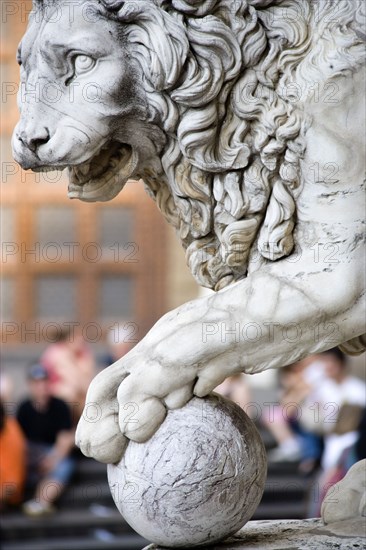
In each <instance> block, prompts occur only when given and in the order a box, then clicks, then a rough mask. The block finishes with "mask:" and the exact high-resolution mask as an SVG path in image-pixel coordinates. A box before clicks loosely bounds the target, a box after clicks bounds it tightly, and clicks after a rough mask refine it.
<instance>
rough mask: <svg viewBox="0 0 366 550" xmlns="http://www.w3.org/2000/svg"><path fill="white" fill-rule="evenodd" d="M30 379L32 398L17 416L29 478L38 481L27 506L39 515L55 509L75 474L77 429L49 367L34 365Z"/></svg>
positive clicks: (21, 405)
mask: <svg viewBox="0 0 366 550" xmlns="http://www.w3.org/2000/svg"><path fill="white" fill-rule="evenodd" d="M28 381H29V393H30V398H29V399H26V400H25V401H23V402H22V403H21V404H20V406H19V408H18V412H17V420H18V422H19V424H20V427H21V428H22V430H23V432H24V435H25V437H26V439H27V442H28V456H29V461H28V462H29V472H28V473H29V476H28V479H29V482H30V483H32V482H33V484H34V483H35V482H36V491H35V495H34V497H33V499H32V500H29V501H28V502H26V503H25V504H24V505H23V510H24V512H25V513H26V514H28V515H31V516H39V515H43V514H48V513H51V512H53V510H54V508H53V503H54V501H55V500H56V499H57V498H58V497H59V496H60V494H61V492H62V491H63V489H64V487H65V485H66V483H67V482H68V481H69V479H70V477H71V475H72V472H73V469H74V461H73V459H72V458H71V457H70V456H69V455H70V452H71V450H72V448H73V446H74V432H73V429H72V420H71V411H70V409H69V407H68V406H67V404H66V403H65V402H64V401H62V400H61V399H57V398H56V397H53V396H52V395H51V393H50V387H49V381H48V373H47V371H46V370H45V369H44V368H43V367H42V366H41V365H33V366H32V367H31V368H30V370H29V374H28Z"/></svg>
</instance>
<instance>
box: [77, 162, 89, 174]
mask: <svg viewBox="0 0 366 550" xmlns="http://www.w3.org/2000/svg"><path fill="white" fill-rule="evenodd" d="M89 169H90V164H82V165H80V166H79V170H80V172H81V173H82V174H83V176H87V175H88V173H89Z"/></svg>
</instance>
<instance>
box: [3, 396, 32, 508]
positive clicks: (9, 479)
mask: <svg viewBox="0 0 366 550" xmlns="http://www.w3.org/2000/svg"><path fill="white" fill-rule="evenodd" d="M25 467H26V442H25V439H24V436H23V433H22V430H21V429H20V427H19V425H18V422H17V421H16V420H15V418H12V417H10V416H7V415H6V414H5V410H4V406H3V404H2V403H1V402H0V509H1V510H3V509H5V508H6V507H7V506H9V505H17V504H20V502H21V501H22V497H23V488H24V482H25Z"/></svg>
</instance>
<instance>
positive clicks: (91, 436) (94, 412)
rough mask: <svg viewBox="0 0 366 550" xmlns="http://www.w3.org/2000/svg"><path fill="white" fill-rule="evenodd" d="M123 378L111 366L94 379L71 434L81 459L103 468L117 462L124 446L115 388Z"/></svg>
mask: <svg viewBox="0 0 366 550" xmlns="http://www.w3.org/2000/svg"><path fill="white" fill-rule="evenodd" d="M124 376H125V375H124V374H123V373H121V370H120V369H118V368H116V364H115V365H112V367H109V368H108V369H105V370H104V371H102V372H101V373H99V374H98V376H97V377H96V378H94V380H93V381H92V383H91V384H90V387H89V389H88V393H87V396H86V403H85V407H84V410H83V414H82V416H81V418H80V420H79V423H78V426H77V429H76V434H75V440H76V445H77V446H78V447H79V448H80V450H81V451H82V453H83V454H84V455H85V456H90V457H92V458H95V460H98V461H99V462H105V463H107V464H113V463H115V462H118V461H119V460H120V459H121V458H122V456H123V453H124V451H125V449H126V446H127V443H128V440H127V439H126V437H125V436H124V435H123V434H122V433H121V430H120V428H119V423H118V402H117V388H118V386H119V384H120V382H121V379H123V377H124Z"/></svg>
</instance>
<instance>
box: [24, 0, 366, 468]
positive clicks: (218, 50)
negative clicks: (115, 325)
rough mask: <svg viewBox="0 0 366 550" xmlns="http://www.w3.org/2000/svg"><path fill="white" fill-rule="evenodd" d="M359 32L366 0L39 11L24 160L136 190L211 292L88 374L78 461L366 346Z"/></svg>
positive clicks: (87, 0)
mask: <svg viewBox="0 0 366 550" xmlns="http://www.w3.org/2000/svg"><path fill="white" fill-rule="evenodd" d="M364 20H365V4H364V2H363V0H337V1H336V2H334V1H333V0H240V1H239V0H233V1H231V0H201V1H197V0H171V1H168V0H127V1H125V2H123V1H121V0H77V1H76V2H68V1H66V0H44V1H41V0H36V1H35V2H34V8H33V12H32V14H31V16H30V21H29V26H28V29H27V32H26V34H25V36H24V37H23V39H22V41H21V44H20V47H19V53H18V58H19V63H20V65H21V79H22V84H21V88H20V94H19V107H20V110H21V119H20V122H19V123H18V125H17V127H16V129H15V131H14V137H13V149H14V156H15V159H16V160H17V161H18V162H19V163H20V164H21V165H22V167H23V168H24V169H32V170H49V169H62V168H68V170H69V180H70V184H69V196H70V197H71V198H78V199H81V200H84V201H98V200H100V201H106V200H110V199H113V197H115V196H116V195H117V193H119V192H120V191H121V190H122V188H123V186H124V184H125V182H126V181H127V179H129V178H134V179H136V178H141V179H142V180H143V181H144V182H145V185H146V189H147V191H148V193H149V194H150V195H151V196H152V197H153V198H154V199H155V201H156V204H157V206H158V208H159V209H160V210H161V212H162V214H163V216H164V217H165V218H166V219H167V221H168V222H169V223H170V224H172V225H173V226H174V227H175V229H176V231H177V234H178V236H179V238H180V240H181V242H182V245H183V247H184V249H185V251H186V257H187V262H188V265H189V267H190V269H191V272H192V274H193V276H194V277H195V279H196V280H197V282H198V283H199V284H200V285H202V286H205V287H209V288H211V289H214V290H215V291H216V292H215V293H213V294H212V295H210V296H208V297H204V298H201V299H197V300H194V301H192V302H190V303H187V304H184V305H182V306H181V307H179V308H177V309H176V310H174V311H171V312H169V313H167V314H166V315H165V316H163V317H162V318H161V319H160V320H159V321H158V322H157V323H156V325H155V326H154V327H153V328H152V329H151V330H150V332H149V333H148V334H147V335H146V336H145V338H144V339H143V340H141V342H140V343H139V344H138V345H136V347H135V348H134V349H133V350H132V351H130V353H128V354H127V355H126V356H124V357H123V358H121V359H120V360H119V361H117V362H116V363H114V364H113V365H112V366H111V367H109V368H108V369H106V370H104V371H103V372H101V373H100V374H99V375H98V376H97V377H96V378H95V380H94V381H93V382H92V384H91V386H90V389H89V392H88V395H87V404H88V403H89V404H90V403H93V404H95V405H96V408H97V411H98V412H97V415H96V418H95V419H94V420H93V419H91V417H90V409H89V413H88V414H87V415H86V416H85V417H83V418H82V419H81V421H80V423H79V426H78V430H77V442H78V445H79V446H80V448H81V449H82V451H83V452H84V453H85V454H86V455H89V456H93V457H94V458H96V459H97V460H99V461H102V462H106V463H114V462H117V461H118V460H119V459H120V458H121V456H122V455H123V452H124V449H125V448H126V445H127V443H128V440H129V439H131V440H134V441H145V440H147V439H148V438H149V437H150V436H151V435H152V434H153V433H154V432H155V430H156V429H157V428H158V427H159V425H160V424H161V423H162V422H163V420H164V417H165V415H166V412H167V409H170V408H177V407H181V406H183V405H184V404H185V403H186V402H188V401H189V400H190V399H191V397H192V396H193V395H196V396H205V395H207V394H208V393H209V392H211V391H212V389H213V388H214V387H215V386H216V385H218V384H219V383H220V382H222V381H223V379H224V378H226V377H227V376H228V375H231V374H233V373H237V372H246V373H250V374H252V373H257V372H261V371H263V370H265V369H269V368H273V367H281V366H283V365H286V364H289V363H291V362H293V361H296V360H298V359H300V358H301V357H304V356H305V355H307V354H310V353H314V352H319V351H322V350H326V349H328V348H330V347H334V346H335V345H342V346H343V349H345V350H347V351H348V352H349V353H360V352H362V351H363V350H364V348H365V347H366V346H365V343H366V339H365V336H364V333H365V328H364V326H363V320H364V310H363V307H364V302H363V299H362V298H363V293H364V280H363V279H364V271H363V266H364V257H363V218H364V212H365V210H364V208H365V203H364V190H363V182H364V159H363V154H364V150H365V128H364V117H365V112H364V110H365V105H364V90H365V75H364V72H363V69H362V67H363V63H364V59H365V43H364V41H365V38H366V36H365V27H364ZM52 91H53V93H52ZM56 96H57V101H56V100H55V97H56ZM131 403H133V404H135V414H134V415H133V420H134V421H133V422H132V421H130V422H125V418H126V410H127V407H129V404H131ZM118 415H119V416H118ZM128 416H129V418H131V415H128Z"/></svg>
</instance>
